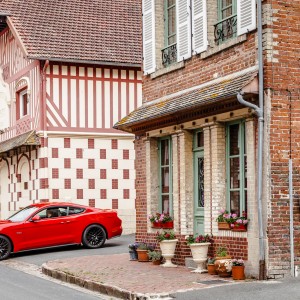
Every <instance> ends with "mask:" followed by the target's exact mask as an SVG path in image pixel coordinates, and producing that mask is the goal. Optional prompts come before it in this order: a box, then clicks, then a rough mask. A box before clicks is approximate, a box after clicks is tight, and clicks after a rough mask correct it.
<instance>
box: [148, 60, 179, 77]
mask: <svg viewBox="0 0 300 300" xmlns="http://www.w3.org/2000/svg"><path fill="white" fill-rule="evenodd" d="M182 68H184V62H183V61H181V62H179V63H174V64H172V65H170V66H168V67H166V68H162V69H159V70H157V71H155V72H154V73H152V74H150V78H151V79H154V78H157V77H159V76H162V75H165V74H167V73H170V72H173V71H176V70H179V69H182Z"/></svg>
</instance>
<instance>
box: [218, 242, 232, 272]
mask: <svg viewBox="0 0 300 300" xmlns="http://www.w3.org/2000/svg"><path fill="white" fill-rule="evenodd" d="M231 261H232V260H231V256H230V255H228V254H227V249H226V248H225V247H219V248H218V250H217V252H216V260H215V267H216V272H217V273H218V275H219V276H220V277H230V276H231V268H232V262H231Z"/></svg>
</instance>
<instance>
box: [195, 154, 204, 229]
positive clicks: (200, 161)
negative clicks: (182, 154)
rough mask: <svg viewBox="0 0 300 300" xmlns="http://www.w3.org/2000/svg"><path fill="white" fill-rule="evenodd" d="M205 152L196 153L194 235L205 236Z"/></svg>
mask: <svg viewBox="0 0 300 300" xmlns="http://www.w3.org/2000/svg"><path fill="white" fill-rule="evenodd" d="M203 154H204V151H203V150H199V151H195V152H194V233H195V234H204V155H203Z"/></svg>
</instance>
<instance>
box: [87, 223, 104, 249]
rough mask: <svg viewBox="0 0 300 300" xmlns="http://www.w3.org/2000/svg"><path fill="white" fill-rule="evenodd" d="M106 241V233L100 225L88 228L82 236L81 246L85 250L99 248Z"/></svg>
mask: <svg viewBox="0 0 300 300" xmlns="http://www.w3.org/2000/svg"><path fill="white" fill-rule="evenodd" d="M105 241H106V232H105V230H104V228H103V227H102V226H100V225H97V224H94V225H90V226H88V227H87V228H86V229H85V230H84V232H83V236H82V244H83V245H84V246H85V247H87V248H100V247H102V246H103V245H104V243H105Z"/></svg>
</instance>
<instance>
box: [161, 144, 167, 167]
mask: <svg viewBox="0 0 300 300" xmlns="http://www.w3.org/2000/svg"><path fill="white" fill-rule="evenodd" d="M161 165H162V166H166V165H169V140H162V141H161Z"/></svg>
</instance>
